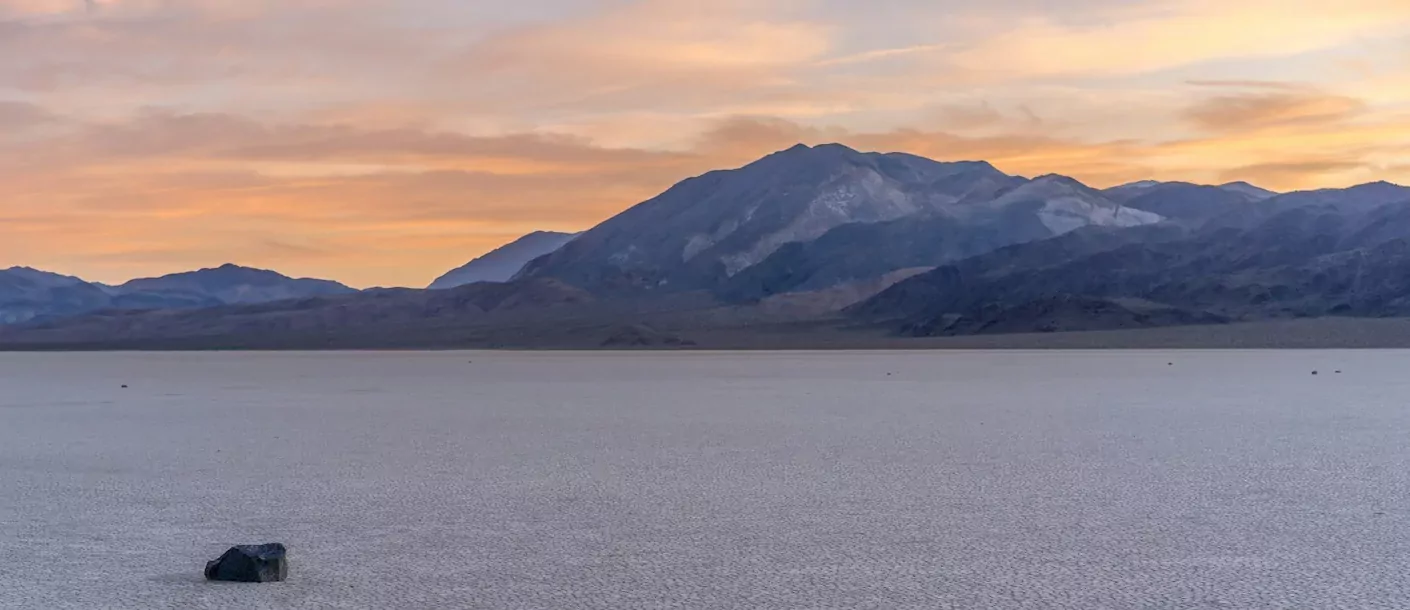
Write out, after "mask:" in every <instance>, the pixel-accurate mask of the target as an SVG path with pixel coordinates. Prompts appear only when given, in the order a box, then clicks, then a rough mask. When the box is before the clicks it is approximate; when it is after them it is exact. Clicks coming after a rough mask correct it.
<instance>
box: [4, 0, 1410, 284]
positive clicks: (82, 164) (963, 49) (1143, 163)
mask: <svg viewBox="0 0 1410 610" xmlns="http://www.w3.org/2000/svg"><path fill="white" fill-rule="evenodd" d="M798 142H803V143H807V144H820V143H827V142H841V143H844V144H847V145H849V146H852V147H854V148H858V149H862V150H869V151H887V152H889V151H904V152H910V153H915V154H920V155H924V156H928V157H931V158H934V159H937V160H942V161H943V160H973V159H983V160H987V161H990V162H992V163H993V164H994V165H996V166H997V167H999V168H1000V169H1001V170H1004V171H1006V172H1008V173H1012V174H1019V175H1026V176H1033V175H1040V174H1046V173H1054V172H1056V173H1063V174H1067V175H1070V176H1073V177H1075V178H1078V179H1080V180H1082V181H1084V182H1086V183H1088V184H1090V185H1093V186H1097V187H1106V186H1112V185H1116V184H1120V183H1123V182H1128V181H1134V180H1140V179H1159V180H1186V181H1193V182H1202V183H1222V182H1227V181H1234V180H1246V181H1249V182H1253V183H1255V184H1258V185H1261V186H1264V187H1268V188H1274V189H1280V190H1295V189H1308V188H1323V187H1343V186H1349V185H1352V184H1357V183H1362V182H1371V181H1376V180H1388V181H1392V182H1398V183H1402V184H1404V183H1410V2H1406V1H1405V0H1339V1H1337V2H1331V1H1330V0H1063V1H1058V0H1046V1H1045V0H988V1H986V2H973V1H972V0H870V1H868V2H861V1H858V0H711V1H708V2H707V1H704V0H517V1H515V2H498V1H490V0H0V267H7V266H10V265H26V266H32V267H37V268H42V269H46V270H51V271H57V272H62V273H66V274H72V275H78V276H80V277H84V278H85V279H90V280H95V281H106V282H116V281H122V280H125V279H129V278H132V277H140V276H151V275H160V274H164V273H171V272H176V271H183V270H189V269H195V268H200V267H212V266H218V265H220V264H222V263H227V262H233V263H237V264H244V265H250V266H256V267H262V268H272V269H276V270H279V271H281V272H284V273H286V274H289V275H294V276H311V277H324V278H329V279H336V280H339V281H342V282H345V283H348V284H350V285H353V286H357V287H370V286H424V285H425V284H427V283H429V282H430V281H431V280H432V279H434V278H435V277H436V276H437V275H439V274H440V273H442V272H444V271H446V270H448V269H450V268H452V267H455V266H458V265H461V264H463V263H464V262H465V261H467V260H469V259H471V258H473V257H475V256H477V255H479V254H482V253H484V252H485V251H487V250H490V249H492V248H494V247H495V246H498V245H500V244H503V243H505V242H507V241H510V240H512V239H514V238H515V237H517V236H519V235H522V234H524V233H527V232H530V231H533V230H539V229H543V230H559V231H578V230H583V229H586V228H589V227H591V226H592V225H594V224H596V223H597V222H600V221H601V220H604V219H606V218H607V217H609V216H611V215H613V214H615V213H617V212H620V211H621V210H623V209H626V208H627V207H630V206H631V205H634V204H636V203H638V202H640V201H642V200H645V199H648V198H650V197H651V196H653V195H655V194H657V193H659V192H660V191H663V190H665V189H666V188H667V187H669V186H670V185H671V184H674V183H675V182H677V181H679V180H681V179H683V178H686V177H689V176H693V175H698V174H700V173H703V172H705V171H709V170H711V169H718V168H726V167H736V166H739V165H742V164H745V163H747V162H749V161H751V160H753V159H755V158H757V157H760V156H763V155H765V154H768V153H770V152H773V151H776V150H781V149H784V148H788V147H789V146H791V145H793V144H796V143H798Z"/></svg>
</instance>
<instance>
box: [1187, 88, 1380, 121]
mask: <svg viewBox="0 0 1410 610" xmlns="http://www.w3.org/2000/svg"><path fill="white" fill-rule="evenodd" d="M1366 110H1367V106H1366V104H1365V103H1364V102H1362V101H1361V100H1358V99H1354V98H1351V97H1346V96H1342V95H1333V94H1326V93H1321V92H1317V91H1306V90H1303V91H1299V90H1273V91H1269V92H1262V93H1244V94H1236V95H1222V96H1217V97H1213V98H1209V99H1206V100H1203V101H1200V102H1199V103H1197V104H1195V105H1193V106H1191V107H1190V108H1189V109H1187V110H1186V111H1185V118H1186V119H1187V120H1189V121H1190V122H1191V123H1193V124H1194V125H1195V126H1197V127H1199V128H1200V129H1204V130H1208V131H1252V130H1258V129H1266V128H1269V127H1286V126H1291V125H1313V124H1328V123H1340V122H1344V121H1348V120H1351V119H1354V118H1356V117H1357V116H1358V115H1360V114H1362V113H1364V112H1365V111H1366Z"/></svg>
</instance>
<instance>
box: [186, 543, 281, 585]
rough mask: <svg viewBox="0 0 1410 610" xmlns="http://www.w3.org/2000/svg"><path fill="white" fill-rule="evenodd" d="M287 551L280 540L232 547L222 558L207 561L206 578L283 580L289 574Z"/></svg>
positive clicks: (244, 580)
mask: <svg viewBox="0 0 1410 610" xmlns="http://www.w3.org/2000/svg"><path fill="white" fill-rule="evenodd" d="M287 552H288V551H287V549H285V548H284V545H282V544H280V543H278V542H271V543H269V544H243V545H239V546H233V547H230V550H228V551H226V552H225V554H224V555H221V556H220V558H219V559H216V560H215V561H209V562H206V580H220V581H226V582H282V581H283V580H284V579H285V578H288V576H289V560H288V558H287V557H286V554H287Z"/></svg>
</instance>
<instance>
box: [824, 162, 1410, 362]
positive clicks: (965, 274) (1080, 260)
mask: <svg viewBox="0 0 1410 610" xmlns="http://www.w3.org/2000/svg"><path fill="white" fill-rule="evenodd" d="M1370 194H1374V196H1370ZM1397 198H1398V199H1399V202H1398V203H1383V204H1381V205H1375V203H1376V202H1378V201H1391V200H1396V199H1397ZM1263 203H1266V204H1267V205H1263V204H1262V203H1260V204H1259V207H1258V208H1257V209H1254V210H1240V211H1238V212H1237V213H1235V214H1234V217H1235V218H1236V219H1238V221H1239V222H1238V223H1227V222H1225V223H1221V222H1210V223H1207V224H1206V225H1204V226H1203V227H1200V228H1188V227H1182V226H1179V225H1176V224H1174V223H1166V224H1161V225H1155V226H1150V227H1141V228H1139V229H1136V230H1117V231H1113V230H1109V229H1091V230H1083V231H1078V232H1073V233H1071V234H1068V235H1064V236H1061V237H1057V238H1054V239H1050V240H1045V241H1041V242H1034V243H1027V244H1017V245H1013V246H1009V247H1006V248H1003V249H1001V250H998V251H995V252H992V253H989V254H985V255H980V256H976V257H972V258H969V259H966V260H963V261H959V262H956V263H954V264H949V265H944V266H941V267H939V268H937V269H935V270H933V271H930V272H928V273H924V274H920V275H917V276H914V277H912V278H909V279H907V280H905V281H902V282H899V283H898V284H896V285H894V286H892V287H891V288H889V289H887V290H885V291H882V292H881V293H879V294H877V295H875V296H874V297H872V298H870V299H867V300H865V301H863V302H861V303H858V304H855V305H853V306H851V307H849V308H848V310H847V313H848V314H849V315H851V316H852V317H853V318H854V319H857V320H861V321H867V322H875V323H883V324H886V325H889V326H891V327H893V328H894V329H895V330H896V331H897V332H902V333H906V334H915V335H934V334H966V333H970V332H973V331H974V329H975V328H976V325H979V326H981V327H986V328H993V327H994V324H992V323H988V324H987V325H986V322H984V321H985V320H988V321H989V322H995V321H996V320H1000V319H1001V320H1002V322H1003V327H1004V328H1009V329H1020V328H1026V329H1028V330H1043V326H1044V325H1043V324H1042V323H1040V318H1043V317H1044V316H1047V315H1048V313H1047V312H1045V310H1044V307H1043V304H1045V303H1054V302H1067V303H1072V302H1074V301H1073V300H1074V299H1102V300H1112V299H1128V300H1139V301H1140V302H1143V303H1147V304H1150V305H1151V306H1154V307H1159V308H1163V309H1164V310H1166V313H1167V314H1169V315H1168V316H1167V319H1168V320H1173V319H1185V320H1188V321H1212V320H1215V319H1220V320H1253V319H1266V318H1274V317H1318V316H1407V315H1410V189H1405V188H1402V187H1395V188H1393V189H1390V188H1385V187H1379V186H1378V187H1374V188H1372V189H1366V188H1363V187H1355V188H1352V189H1343V190H1341V191H1320V192H1318V193H1316V194H1315V195H1313V196H1309V195H1308V194H1302V193H1294V194H1290V195H1284V196H1281V197H1277V198H1274V199H1270V200H1267V201H1266V202H1263ZM996 312H998V313H996ZM1077 313H1080V311H1074V310H1072V309H1070V308H1069V310H1068V311H1066V312H1065V314H1064V315H1065V316H1066V318H1067V322H1064V323H1063V324H1066V325H1069V326H1070V325H1071V324H1073V322H1072V319H1073V316H1075V315H1076V314H1077ZM1049 317H1050V316H1049ZM1060 326H1061V325H1060Z"/></svg>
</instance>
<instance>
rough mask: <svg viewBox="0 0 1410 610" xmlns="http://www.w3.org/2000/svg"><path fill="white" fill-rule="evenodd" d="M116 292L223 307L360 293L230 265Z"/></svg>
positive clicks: (133, 283) (333, 284)
mask: <svg viewBox="0 0 1410 610" xmlns="http://www.w3.org/2000/svg"><path fill="white" fill-rule="evenodd" d="M114 290H115V291H116V292H117V293H118V294H121V295H134V294H149V295H151V294H157V295H165V296H168V297H170V298H190V299H192V300H199V299H203V300H207V301H214V302H215V303H216V304H220V305H239V304H249V303H267V302H269V301H279V300H284V299H297V298H303V297H310V296H327V295H337V294H351V293H354V292H357V290H355V289H352V288H349V287H347V286H344V285H342V284H339V283H338V282H333V281H329V280H317V279H294V278H291V277H288V276H285V275H282V274H280V273H277V272H274V271H267V270H264V269H253V268H250V267H241V266H238V265H229V264H227V265H221V266H220V267H216V268H214V269H201V270H199V271H188V272H184V273H173V274H171V275H164V276H161V277H155V278H143V279H137V280H132V281H130V282H127V283H125V284H122V285H121V286H117V287H115V288H114Z"/></svg>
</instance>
